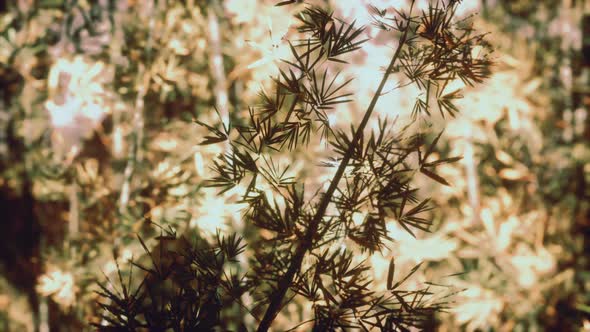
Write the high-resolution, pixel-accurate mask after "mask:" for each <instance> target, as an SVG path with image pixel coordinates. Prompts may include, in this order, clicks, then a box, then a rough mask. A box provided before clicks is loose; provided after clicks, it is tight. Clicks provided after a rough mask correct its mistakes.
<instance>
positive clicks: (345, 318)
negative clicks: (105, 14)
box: [97, 0, 491, 331]
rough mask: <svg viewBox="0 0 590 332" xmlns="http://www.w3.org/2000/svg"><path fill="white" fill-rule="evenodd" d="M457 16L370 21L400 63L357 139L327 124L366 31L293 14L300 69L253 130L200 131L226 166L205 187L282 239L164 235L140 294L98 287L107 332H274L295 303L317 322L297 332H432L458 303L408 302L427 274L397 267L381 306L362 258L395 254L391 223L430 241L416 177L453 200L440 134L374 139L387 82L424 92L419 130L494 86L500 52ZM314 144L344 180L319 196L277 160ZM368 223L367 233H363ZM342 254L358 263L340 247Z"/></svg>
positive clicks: (313, 10) (306, 11) (391, 127)
mask: <svg viewBox="0 0 590 332" xmlns="http://www.w3.org/2000/svg"><path fill="white" fill-rule="evenodd" d="M298 2H300V1H281V2H279V3H277V6H286V5H295V4H296V3H298ZM459 2H460V1H457V0H449V1H446V2H437V3H435V4H432V5H430V6H429V7H428V9H427V10H417V9H415V8H414V1H412V3H411V4H410V5H409V7H408V8H406V10H402V9H380V8H376V7H372V8H371V10H372V14H373V19H374V22H373V23H374V24H375V26H376V27H377V28H379V29H380V30H383V31H382V32H381V33H382V34H385V35H386V36H387V38H388V43H391V45H394V48H393V53H392V55H391V57H390V61H389V63H388V64H385V67H384V70H383V72H382V73H381V79H380V81H379V83H378V86H377V89H376V91H375V93H374V95H373V97H372V99H371V102H370V104H369V105H368V107H367V109H366V110H365V111H364V113H363V115H362V120H361V121H360V123H355V124H352V125H351V126H350V131H344V130H339V129H336V128H332V126H331V124H330V121H329V115H330V114H331V113H333V112H336V109H337V108H339V107H342V105H345V104H347V103H350V102H352V101H353V100H354V93H353V92H350V91H348V88H349V85H348V84H349V83H350V82H351V80H344V81H343V82H341V81H339V80H338V78H337V77H338V72H337V71H336V70H334V67H335V66H334V65H338V66H347V65H349V64H348V63H347V58H348V57H349V56H350V54H351V53H354V52H356V51H357V50H359V49H361V48H362V47H363V44H364V43H365V42H366V41H367V39H366V38H364V37H363V34H364V32H365V28H364V27H359V26H357V25H356V24H355V23H347V22H344V21H342V20H340V19H338V18H336V17H334V15H333V14H332V13H331V12H329V11H328V10H326V9H323V8H321V7H317V6H312V5H308V4H304V5H302V6H301V7H298V8H301V9H300V10H299V11H298V13H297V15H296V16H295V18H296V20H297V28H296V29H297V37H296V38H293V39H291V40H289V41H288V45H289V48H290V51H291V57H290V58H289V59H281V61H280V63H278V64H277V66H278V73H279V74H278V75H277V76H276V77H275V78H274V79H273V82H272V89H271V90H270V92H266V91H261V92H260V102H259V103H258V104H257V105H255V106H251V107H249V108H248V117H247V118H246V119H235V120H234V121H232V122H230V123H229V124H227V123H226V122H225V121H223V120H221V119H220V123H219V124H211V123H203V122H201V121H197V123H198V124H199V125H201V126H204V127H206V128H207V129H208V130H209V132H210V134H209V135H208V136H206V137H205V138H204V140H203V141H202V142H201V144H225V152H224V153H223V154H222V155H220V156H219V157H218V158H217V159H216V160H214V161H212V163H211V168H212V170H213V171H214V173H215V176H214V177H213V178H211V179H210V180H208V181H207V182H206V185H208V186H211V187H216V188H219V192H220V193H224V192H227V191H229V190H234V189H235V188H237V187H239V186H243V187H244V188H246V189H245V190H244V192H243V193H242V203H245V204H247V208H246V209H245V210H244V213H243V216H244V222H245V223H246V225H247V226H248V227H249V228H250V229H255V230H257V231H260V232H265V234H272V235H271V236H268V235H267V236H261V235H254V236H250V237H248V240H247V242H248V243H246V241H245V240H244V239H243V238H242V237H241V234H230V235H226V234H221V233H218V234H217V236H216V238H215V239H214V241H208V240H206V239H204V238H203V237H201V236H199V235H198V234H196V235H194V236H191V237H188V236H183V237H177V236H176V234H175V233H174V231H173V230H172V229H170V230H166V231H162V234H161V236H160V237H158V241H159V245H158V247H157V248H156V249H152V250H150V248H148V246H147V245H145V244H144V242H143V240H142V239H139V241H141V243H142V245H144V249H145V251H146V253H147V254H148V257H150V261H149V263H148V264H140V263H137V262H136V263H135V264H134V266H136V267H137V269H136V271H135V273H136V274H137V273H140V274H142V275H143V277H142V278H141V279H142V281H141V283H140V284H139V285H133V282H132V281H131V280H132V278H131V273H130V276H129V279H127V278H126V277H124V273H123V272H122V271H119V275H118V276H119V281H118V283H119V285H118V286H117V287H112V286H109V285H106V284H104V283H100V286H101V291H100V292H99V294H100V296H101V298H102V300H101V305H102V308H103V321H102V323H101V324H99V325H97V326H98V327H99V328H100V329H104V330H110V329H113V328H123V329H125V330H130V331H134V330H137V329H142V328H147V329H149V330H167V329H172V330H175V331H194V330H200V331H206V330H214V329H219V328H221V329H236V330H242V331H245V330H249V329H250V330H251V329H257V331H267V330H269V329H270V328H272V327H273V326H276V325H275V324H276V323H277V317H278V316H280V315H286V313H285V307H286V305H287V304H288V303H291V302H299V303H308V304H309V305H310V306H311V308H312V317H310V319H309V320H303V321H301V322H295V323H294V324H293V325H294V327H293V328H294V329H296V328H302V329H305V330H309V329H312V330H314V331H331V330H340V329H349V328H354V329H356V328H360V329H363V330H372V329H376V330H384V331H398V330H399V331H407V330H409V328H412V327H413V328H419V329H429V328H432V324H433V317H434V314H435V313H436V312H438V311H441V310H444V309H445V308H447V307H448V303H447V300H446V299H442V300H436V301H433V300H432V295H433V294H432V292H431V290H430V289H429V288H428V287H425V288H424V289H418V290H403V289H402V287H401V286H402V284H403V283H404V281H406V280H407V279H408V278H409V277H410V276H411V274H412V273H413V272H415V271H416V270H417V269H418V267H419V266H416V267H415V268H414V269H412V271H411V272H410V274H409V275H406V276H404V277H402V278H399V277H396V276H395V261H394V259H393V258H392V259H391V262H390V265H389V272H388V276H387V285H386V291H378V290H376V288H375V287H374V284H373V280H372V279H371V277H370V275H369V273H368V271H369V269H370V266H369V265H368V264H367V262H366V261H363V262H361V263H358V260H357V259H356V257H355V256H356V253H357V252H359V251H360V252H370V253H373V252H379V251H382V250H383V249H384V248H386V247H387V245H388V243H390V241H392V240H393V239H392V238H391V237H390V236H389V235H388V231H387V227H386V225H387V223H389V222H397V223H399V224H400V225H401V226H402V227H403V228H404V229H405V230H406V231H407V232H409V233H410V234H412V235H415V234H416V232H418V231H426V232H427V231H430V228H431V227H430V226H431V221H430V220H429V219H428V218H427V214H428V211H429V210H431V209H432V208H433V206H432V205H431V204H430V203H429V199H428V198H421V197H419V194H418V191H419V188H417V187H414V186H413V181H412V179H413V178H414V177H415V176H416V175H417V174H419V173H421V174H423V175H425V176H427V177H429V178H431V179H433V180H434V181H437V182H439V183H441V184H443V185H449V183H448V182H447V181H446V180H445V179H444V178H443V177H441V176H440V175H438V174H437V172H436V167H437V166H438V165H441V164H445V163H451V162H455V161H457V160H459V159H460V157H452V158H445V159H436V158H434V156H435V155H436V153H435V151H436V145H437V142H438V141H439V138H440V137H441V135H442V132H441V133H439V134H438V135H436V136H435V138H434V139H429V136H428V135H426V134H424V133H412V132H411V131H410V130H409V129H408V128H409V126H405V127H403V126H399V125H398V124H397V122H396V121H389V120H388V119H379V121H378V123H379V124H378V129H376V130H373V131H369V128H367V127H368V124H369V123H370V121H372V118H373V117H374V114H373V113H374V112H375V110H376V109H377V108H378V107H385V105H381V106H379V105H378V101H379V99H380V97H381V96H382V95H383V94H384V89H385V86H386V84H388V83H391V81H394V80H395V81H397V80H399V79H400V78H401V77H405V79H403V82H406V81H407V83H403V84H401V83H400V84H398V87H400V86H402V85H407V84H415V85H416V86H417V87H418V88H419V89H420V90H421V91H422V92H423V93H422V94H421V95H420V97H419V98H418V99H417V100H416V103H415V105H414V107H413V109H412V121H413V122H420V121H424V122H428V121H429V118H430V116H431V114H432V113H433V112H434V111H437V112H440V114H441V115H442V117H443V118H444V117H445V116H447V115H450V116H455V115H456V114H457V113H458V111H459V110H458V108H457V107H456V106H455V104H454V100H455V99H457V98H460V97H461V95H460V92H459V91H457V90H455V91H448V90H450V89H448V88H447V87H448V86H449V84H450V83H451V82H453V81H456V80H461V81H463V82H464V83H465V84H467V85H475V84H479V83H481V82H482V81H483V80H484V79H485V78H486V77H487V76H488V75H489V70H490V65H491V60H490V58H489V52H481V53H480V54H476V53H477V52H475V51H476V50H477V49H481V48H483V49H484V50H488V51H489V47H488V44H487V43H486V42H485V40H484V35H483V34H477V33H475V32H474V30H473V29H472V28H471V26H470V25H469V24H468V22H466V21H457V20H455V19H454V15H455V11H456V9H457V6H458V5H459ZM298 5H299V6H300V5H301V4H298ZM369 56H370V55H369ZM400 82H402V81H401V80H400ZM387 111H388V112H390V113H391V114H396V113H398V112H399V111H398V110H395V109H392V110H387ZM315 135H318V136H319V140H321V141H323V142H324V143H325V144H326V146H327V147H328V150H330V151H331V155H330V157H329V158H327V159H325V160H324V161H322V162H319V163H318V165H317V167H329V168H332V171H333V172H332V173H333V175H332V178H331V180H330V181H329V183H328V184H326V186H325V187H320V189H319V190H316V191H313V192H310V189H309V186H307V187H306V183H308V181H306V179H305V177H304V176H299V177H298V176H293V175H291V173H290V172H289V169H288V167H284V168H281V167H280V166H278V163H277V162H276V160H275V159H276V156H277V155H278V154H279V153H281V154H282V155H284V154H285V153H287V154H289V155H290V158H291V161H294V160H295V158H296V152H297V151H299V150H301V149H303V150H305V149H310V146H309V144H310V142H312V141H313V142H315V137H316V136H315ZM273 156H274V157H275V159H273ZM262 184H264V186H263V185H262ZM324 188H325V189H324ZM268 190H270V191H272V192H273V195H268V194H266V193H265V191H268ZM359 214H360V215H361V216H362V220H361V221H360V222H359V221H358V220H355V219H358V215H359ZM255 232H256V231H255ZM260 232H258V233H260ZM345 239H346V240H347V241H349V243H354V248H352V246H351V247H350V248H347V247H345V246H341V245H340V246H339V245H338V244H341V243H343V242H342V241H343V240H345ZM242 253H244V254H243V255H245V256H246V257H247V258H248V262H247V264H246V266H247V267H248V269H247V270H246V271H243V270H240V269H239V268H237V266H238V264H237V263H238V260H239V257H241V256H242ZM138 270H139V272H138ZM107 283H114V282H111V281H110V280H107ZM113 289H120V290H119V291H118V290H113ZM247 299H248V300H247ZM236 308H237V309H236ZM236 310H237V311H238V312H239V313H240V314H238V315H236V314H235V312H236ZM247 317H248V318H247ZM306 324H307V326H306Z"/></svg>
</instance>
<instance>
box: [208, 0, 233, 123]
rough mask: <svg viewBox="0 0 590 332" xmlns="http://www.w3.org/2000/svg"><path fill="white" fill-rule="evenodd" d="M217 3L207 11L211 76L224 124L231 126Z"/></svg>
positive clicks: (216, 101)
mask: <svg viewBox="0 0 590 332" xmlns="http://www.w3.org/2000/svg"><path fill="white" fill-rule="evenodd" d="M217 7H218V6H217V2H214V3H212V4H211V5H209V8H208V10H207V25H208V28H209V50H210V57H211V58H210V61H209V66H210V69H211V76H213V79H214V80H215V86H214V88H213V89H214V95H215V99H216V100H215V103H216V104H217V107H218V110H219V113H220V115H221V119H222V121H223V124H224V125H225V126H226V128H227V126H228V125H229V97H228V94H227V78H226V75H225V69H224V66H223V54H222V52H221V33H220V29H219V20H218V18H217V15H216V13H215V9H216V8H217Z"/></svg>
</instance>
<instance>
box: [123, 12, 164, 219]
mask: <svg viewBox="0 0 590 332" xmlns="http://www.w3.org/2000/svg"><path fill="white" fill-rule="evenodd" d="M156 3H157V2H155V3H154V2H150V5H149V6H150V7H149V9H148V12H151V11H155V10H154V9H155V8H154V7H155V6H156ZM155 24H156V20H155V13H151V15H150V21H149V30H148V41H147V44H146V47H145V51H146V53H147V61H146V62H147V64H148V65H149V62H151V51H152V43H153V40H152V34H153V31H154V27H155ZM138 78H139V82H138V85H139V88H138V91H137V96H136V98H135V107H134V114H133V133H132V141H131V147H130V148H129V155H128V160H127V165H126V166H125V172H124V180H123V186H122V187H121V195H120V197H119V213H120V214H123V213H124V212H125V211H126V210H127V203H128V202H129V196H130V194H131V181H132V179H133V174H134V172H135V165H136V164H137V163H138V162H139V161H140V160H141V158H142V151H141V145H142V142H143V132H144V114H143V111H144V108H145V96H146V94H147V90H148V88H149V83H150V70H149V67H148V68H146V67H145V66H144V65H142V64H140V65H139V70H138Z"/></svg>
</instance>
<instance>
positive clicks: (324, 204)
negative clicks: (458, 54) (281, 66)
mask: <svg viewBox="0 0 590 332" xmlns="http://www.w3.org/2000/svg"><path fill="white" fill-rule="evenodd" d="M413 7H414V1H412V5H411V6H410V15H411V13H412V9H413ZM409 24H410V23H409V22H408V23H407V25H406V28H405V29H404V33H403V34H402V36H401V38H400V41H399V44H398V46H397V49H396V51H395V53H394V55H393V57H392V59H391V62H390V63H389V66H388V67H387V70H386V71H385V73H384V74H383V78H382V79H381V83H380V84H379V87H378V88H377V91H375V94H374V95H373V98H372V99H371V103H370V104H369V107H368V108H367V111H366V112H365V115H364V117H363V119H362V121H361V123H360V125H359V127H358V128H357V130H356V132H355V135H354V138H353V140H352V142H351V144H350V145H349V146H348V150H347V151H346V153H345V154H344V156H343V158H342V161H341V162H340V165H339V166H338V169H337V170H336V174H335V175H334V178H333V179H332V181H331V183H330V186H329V187H328V190H326V192H325V193H324V195H323V196H322V199H321V201H320V203H319V205H318V208H317V212H316V213H315V215H314V217H313V219H312V220H311V222H310V224H309V227H308V228H307V231H306V233H305V237H304V238H303V239H302V241H301V242H300V243H299V245H298V247H297V250H296V251H295V254H294V255H293V259H292V260H291V264H290V265H289V268H288V270H287V272H286V273H285V275H284V276H283V277H282V278H281V280H279V282H278V287H277V290H276V291H275V292H274V294H273V296H272V297H271V299H270V303H269V305H268V308H267V310H266V312H265V314H264V317H263V319H262V321H261V323H260V325H259V326H258V331H259V332H262V331H267V330H268V329H269V328H270V326H271V324H272V322H273V321H274V319H275V318H276V316H277V315H278V313H279V312H280V310H281V308H282V302H283V298H284V297H285V294H286V293H287V290H288V289H289V287H291V284H292V283H293V279H294V277H295V275H296V274H297V272H299V270H300V269H301V264H302V262H303V258H304V257H305V254H306V253H307V252H308V251H309V250H311V249H312V247H313V237H314V235H315V234H316V233H317V231H318V227H319V224H320V221H321V220H322V218H324V215H325V213H326V210H327V208H328V205H329V204H330V202H331V200H332V195H333V194H334V192H335V191H336V188H337V187H338V183H339V182H340V180H341V178H342V176H343V175H344V171H345V169H346V167H347V166H348V163H349V161H350V159H351V157H352V154H353V152H354V150H355V149H356V146H357V144H358V142H359V141H360V139H361V137H362V135H363V131H364V129H365V127H366V125H367V123H368V122H369V119H370V117H371V114H372V113H373V110H374V108H375V106H376V105H377V101H378V100H379V98H380V97H381V93H382V92H383V88H384V87H385V83H386V82H387V80H388V78H389V75H390V74H391V73H392V71H393V68H394V65H395V63H396V61H397V59H398V57H399V55H400V53H401V50H402V48H403V46H404V44H405V42H406V38H407V36H408V31H409Z"/></svg>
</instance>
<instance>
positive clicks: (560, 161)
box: [0, 0, 590, 331]
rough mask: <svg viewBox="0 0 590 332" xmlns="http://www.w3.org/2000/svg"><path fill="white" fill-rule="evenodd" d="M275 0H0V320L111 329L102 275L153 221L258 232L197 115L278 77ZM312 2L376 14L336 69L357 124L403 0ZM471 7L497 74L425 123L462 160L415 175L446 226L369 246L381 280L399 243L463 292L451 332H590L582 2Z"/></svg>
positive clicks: (588, 62)
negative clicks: (449, 114) (217, 176)
mask: <svg viewBox="0 0 590 332" xmlns="http://www.w3.org/2000/svg"><path fill="white" fill-rule="evenodd" d="M275 2H276V1H270V0H267V1H255V0H208V1H204V0H192V1H191V0H186V1H173V0H167V1H164V0H159V1H158V0H146V1H135V0H126V1H115V0H94V1H91V0H18V1H12V2H10V1H9V2H7V3H5V2H0V86H1V89H0V91H1V94H2V95H1V98H0V216H2V221H1V222H0V237H1V239H0V330H4V331H33V330H40V331H48V330H52V331H61V330H63V331H66V330H86V329H90V327H89V323H93V322H94V323H100V322H99V321H97V319H98V318H97V317H99V316H100V308H99V307H98V306H97V295H96V293H95V291H96V290H97V286H96V280H97V279H98V280H103V279H104V278H105V275H106V276H110V277H112V276H113V274H114V273H116V270H117V265H119V266H120V267H125V266H126V265H128V264H129V263H128V261H129V259H130V258H131V257H133V258H135V259H139V260H141V257H142V254H143V249H142V248H141V245H140V243H139V241H137V237H136V236H137V235H138V234H139V235H141V236H144V237H146V239H147V243H148V244H150V245H152V246H153V245H155V242H150V240H149V239H150V236H152V237H153V235H156V234H159V232H160V230H159V228H163V229H173V230H174V231H176V232H177V233H179V234H189V233H197V234H199V235H200V236H203V237H211V236H213V235H214V234H215V232H216V230H217V229H220V230H221V231H222V232H223V231H228V230H233V231H237V232H238V233H241V234H245V236H247V233H248V229H246V228H245V227H244V225H243V223H242V221H241V218H240V205H239V204H235V202H236V200H237V199H236V195H235V194H232V192H227V193H225V194H223V195H221V196H218V195H217V194H216V191H215V190H211V189H210V188H204V187H203V185H202V182H203V179H205V178H207V177H208V176H209V175H210V174H211V173H210V170H209V169H208V167H209V165H210V163H209V161H210V160H211V159H212V157H214V156H215V155H217V154H218V153H220V152H222V151H221V150H220V147H217V146H209V145H208V146H205V147H204V146H199V145H198V143H199V142H201V141H202V140H203V136H204V135H205V134H206V133H205V132H204V131H203V128H202V127H200V126H197V125H196V124H195V123H194V120H195V119H198V120H200V121H204V122H207V121H208V120H210V119H213V118H214V117H216V116H217V115H216V112H215V109H216V110H217V112H219V113H220V114H222V116H224V117H229V118H230V119H233V120H235V121H239V119H240V118H241V117H243V116H244V114H246V111H247V108H246V106H247V105H248V104H252V103H253V102H255V98H256V96H257V91H258V89H259V88H260V87H264V86H265V85H267V84H268V83H269V82H270V77H271V76H272V75H275V74H276V66H275V64H274V62H276V61H279V59H280V58H281V57H283V56H285V55H286V54H289V50H288V45H286V43H285V42H284V40H283V39H282V37H283V36H284V35H285V34H286V33H287V31H288V29H289V27H290V19H289V18H290V15H291V12H289V10H290V7H288V6H286V7H274V6H273V5H274V3H275ZM316 3H321V4H322V6H329V7H330V8H332V9H333V10H334V11H335V12H336V13H337V15H338V16H340V17H343V18H344V19H347V20H350V21H352V20H355V19H356V20H357V23H360V24H366V25H368V29H367V32H366V33H367V35H368V37H370V38H371V41H370V42H369V43H368V44H367V45H366V47H364V49H363V50H362V51H361V54H362V56H357V57H356V58H354V59H353V61H352V62H353V63H354V64H355V65H354V66H351V68H345V69H344V74H345V76H347V77H354V78H355V79H354V81H353V82H352V83H351V91H353V92H354V93H355V98H356V100H355V103H354V105H353V106H351V107H347V108H346V109H338V115H337V116H336V115H334V117H333V118H330V124H331V125H333V126H335V127H342V128H345V127H348V126H349V124H350V122H351V121H355V119H356V120H358V117H359V116H360V115H359V114H361V112H362V110H363V109H364V107H365V106H366V105H367V104H368V102H369V98H370V96H371V95H372V92H373V91H374V89H375V88H376V85H377V80H378V77H379V73H380V72H379V70H380V67H381V66H384V65H385V64H386V62H387V56H388V55H387V51H388V50H390V46H388V45H386V44H384V43H383V40H381V39H380V38H379V37H380V35H379V33H378V31H377V30H376V29H373V28H372V27H371V26H370V15H369V11H368V5H369V4H371V5H375V6H377V7H383V8H385V7H391V6H393V7H397V8H399V7H401V6H405V5H406V1H403V0H391V1H386V0H374V1H369V0H363V1H346V2H343V1H335V0H333V1H327V0H326V1H322V2H320V1H316ZM426 3H427V1H419V5H420V6H421V8H425V7H424V6H425V4H426ZM460 10H461V13H460V15H461V16H462V17H468V16H472V15H475V17H474V18H473V22H474V27H475V28H476V29H478V30H479V31H484V32H486V31H487V32H489V33H490V34H489V36H488V41H489V42H490V43H491V44H492V46H493V47H494V48H495V50H496V52H495V57H496V59H495V60H496V65H495V67H494V69H493V75H492V77H491V78H490V79H489V80H488V81H486V82H485V83H484V84H482V85H481V86H479V87H477V88H469V89H467V90H465V91H464V93H463V95H464V98H463V99H461V101H460V102H459V103H458V108H459V109H460V110H461V112H460V113H459V114H458V115H457V116H456V117H455V118H451V119H449V118H446V119H443V118H442V117H439V118H436V117H435V118H434V119H433V121H434V125H433V127H435V129H437V130H438V129H441V128H446V129H445V135H444V136H443V137H444V138H445V139H447V141H446V142H445V144H444V148H441V149H439V151H438V152H437V153H438V154H439V155H440V156H442V157H444V156H456V155H462V156H463V160H462V161H461V162H460V163H455V164H452V165H444V166H441V167H440V169H439V170H440V172H441V175H443V176H444V177H445V179H447V180H448V181H449V182H450V183H451V186H450V187H446V186H442V185H440V184H434V183H433V182H432V181H428V179H424V182H423V183H419V187H420V188H422V190H424V191H425V192H428V193H429V194H430V195H431V196H432V197H434V200H435V203H436V206H437V209H435V210H433V212H432V213H433V217H434V220H435V226H436V227H435V228H434V229H433V231H432V233H423V234H417V239H414V238H413V237H411V236H410V235H409V234H407V233H406V232H405V231H403V230H402V229H400V228H399V226H396V224H394V223H392V224H391V227H389V226H388V230H389V232H390V235H391V236H392V237H393V238H394V240H395V241H394V243H393V245H392V246H391V247H390V248H388V250H387V251H386V252H385V253H384V254H374V255H372V256H371V257H370V262H371V264H372V266H373V273H374V277H375V279H376V280H380V281H381V282H382V283H385V279H386V272H387V271H386V270H387V266H388V263H389V260H390V259H391V257H392V256H395V257H396V264H397V265H398V266H399V268H400V269H406V270H408V271H409V270H410V269H411V268H412V267H413V266H414V265H415V264H416V263H419V262H425V264H424V265H423V268H422V269H421V270H420V273H416V274H414V275H413V282H415V283H419V282H425V281H435V280H436V281H440V282H441V283H444V284H445V285H448V286H451V287H452V288H454V289H456V290H458V291H460V292H458V293H457V294H456V295H455V296H453V298H452V300H453V303H452V305H451V308H452V309H451V310H450V312H449V313H444V314H441V315H440V317H439V329H440V330H441V331H457V330H466V331H475V330H481V331H490V330H493V331H542V330H547V331H590V292H589V290H590V263H589V258H588V252H590V250H589V241H590V240H589V239H588V235H589V231H590V212H589V211H590V210H589V205H590V199H589V195H590V188H589V182H590V144H589V142H590V116H589V114H588V107H589V106H590V70H588V69H589V68H590V46H588V48H585V47H583V45H584V43H587V44H588V45H590V42H589V41H588V39H589V38H590V24H589V23H586V25H584V24H583V22H584V15H585V14H588V15H590V3H586V2H584V1H576V0H563V1H555V0H544V1H529V0H511V1H508V0H481V1H476V0H469V1H468V0H465V1H463V3H462V5H461V6H460ZM584 30H588V31H584ZM394 86H395V82H393V83H392V85H391V87H390V90H391V89H392V88H393V87H394ZM418 93H419V92H418V91H413V90H403V89H401V90H395V91H391V92H390V93H388V94H386V95H385V96H384V97H383V99H384V100H382V101H381V102H380V105H382V106H383V107H380V108H378V111H379V113H380V115H382V116H389V117H395V116H399V117H400V120H401V121H402V122H403V121H404V120H407V119H409V118H410V113H411V110H412V105H413V98H414V97H415V96H416V95H417V94H418ZM384 105H387V107H385V106H384ZM322 148H325V146H323V145H318V146H317V147H316V149H318V150H321V149H322ZM310 158H311V157H310V156H306V155H305V154H302V155H301V158H300V160H301V162H300V163H299V164H296V165H291V166H292V169H296V170H298V171H300V172H305V168H306V165H309V161H310ZM310 175H311V176H312V177H314V178H316V179H317V182H318V184H321V183H322V181H325V180H327V179H328V178H326V177H324V175H323V174H310ZM418 181H420V179H418ZM262 236H264V235H263V234H262ZM114 257H117V260H116V261H115V259H114ZM460 272H465V273H462V274H459V275H455V276H452V277H444V276H448V275H454V274H457V273H460ZM443 277H444V278H443ZM288 310H293V311H297V310H300V311H301V310H303V309H301V308H299V307H297V306H293V308H289V309H288Z"/></svg>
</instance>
